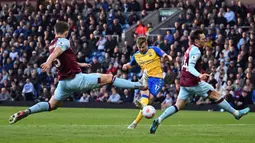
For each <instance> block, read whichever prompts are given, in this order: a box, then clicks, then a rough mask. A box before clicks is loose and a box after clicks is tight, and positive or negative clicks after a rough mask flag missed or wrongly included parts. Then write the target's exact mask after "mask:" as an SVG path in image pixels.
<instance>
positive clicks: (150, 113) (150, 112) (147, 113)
mask: <svg viewBox="0 0 255 143" xmlns="http://www.w3.org/2000/svg"><path fill="white" fill-rule="evenodd" d="M142 114H143V116H144V117H145V118H147V119H151V118H153V117H154V115H155V114H156V109H155V108H154V107H153V106H151V105H148V106H145V107H144V108H143V111H142Z"/></svg>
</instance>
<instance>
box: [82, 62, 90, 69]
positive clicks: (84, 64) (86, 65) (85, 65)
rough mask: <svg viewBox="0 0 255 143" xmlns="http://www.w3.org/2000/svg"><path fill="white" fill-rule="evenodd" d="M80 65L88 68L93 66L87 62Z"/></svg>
mask: <svg viewBox="0 0 255 143" xmlns="http://www.w3.org/2000/svg"><path fill="white" fill-rule="evenodd" d="M80 67H86V68H89V67H91V64H87V63H80Z"/></svg>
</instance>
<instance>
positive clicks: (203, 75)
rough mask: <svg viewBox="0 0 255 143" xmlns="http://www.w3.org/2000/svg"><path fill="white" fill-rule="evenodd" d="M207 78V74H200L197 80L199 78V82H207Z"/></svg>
mask: <svg viewBox="0 0 255 143" xmlns="http://www.w3.org/2000/svg"><path fill="white" fill-rule="evenodd" d="M208 77H209V74H206V73H204V74H201V75H200V76H199V78H200V79H201V80H207V78H208Z"/></svg>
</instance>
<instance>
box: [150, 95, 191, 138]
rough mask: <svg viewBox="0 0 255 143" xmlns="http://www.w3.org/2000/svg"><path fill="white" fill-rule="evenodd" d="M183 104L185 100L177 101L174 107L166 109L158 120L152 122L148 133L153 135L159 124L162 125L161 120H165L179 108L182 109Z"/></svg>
mask: <svg viewBox="0 0 255 143" xmlns="http://www.w3.org/2000/svg"><path fill="white" fill-rule="evenodd" d="M185 104H186V101H185V100H182V99H177V102H176V104H175V105H173V106H170V107H168V108H167V109H166V110H165V111H164V112H163V113H162V114H161V115H160V116H159V117H158V118H156V119H154V120H153V122H152V125H151V128H150V133H151V134H155V133H156V130H157V128H158V126H159V124H160V123H162V122H163V120H165V119H166V118H168V117H170V116H172V115H174V114H175V113H177V112H178V111H179V110H180V109H181V108H183V107H184V105H185Z"/></svg>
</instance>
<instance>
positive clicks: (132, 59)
mask: <svg viewBox="0 0 255 143" xmlns="http://www.w3.org/2000/svg"><path fill="white" fill-rule="evenodd" d="M130 65H131V66H135V65H137V62H136V60H135V56H134V55H133V56H132V58H131V61H130Z"/></svg>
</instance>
